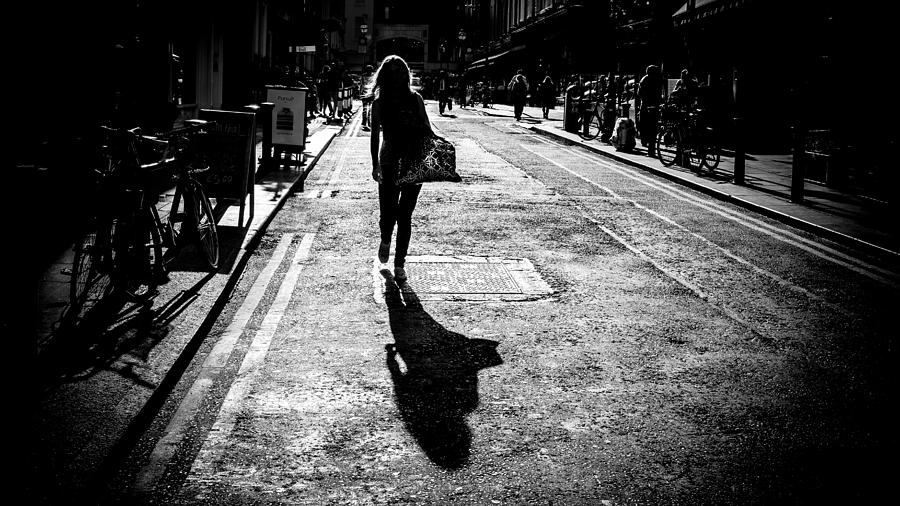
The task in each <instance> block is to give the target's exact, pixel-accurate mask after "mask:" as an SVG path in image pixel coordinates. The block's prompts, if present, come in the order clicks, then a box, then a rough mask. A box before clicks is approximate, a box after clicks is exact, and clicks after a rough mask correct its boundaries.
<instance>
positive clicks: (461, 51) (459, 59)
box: [456, 29, 466, 69]
mask: <svg viewBox="0 0 900 506" xmlns="http://www.w3.org/2000/svg"><path fill="white" fill-rule="evenodd" d="M456 38H457V39H459V48H458V49H459V56H458V57H457V63H458V65H459V68H460V69H462V66H463V58H464V56H465V54H466V52H465V48H464V46H465V43H466V31H465V30H463V29H460V30H459V34H457V36H456Z"/></svg>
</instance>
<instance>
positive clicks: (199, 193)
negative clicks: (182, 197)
mask: <svg viewBox="0 0 900 506" xmlns="http://www.w3.org/2000/svg"><path fill="white" fill-rule="evenodd" d="M190 195H191V198H192V199H193V204H192V208H193V209H194V212H195V214H194V216H196V220H195V221H194V223H196V226H197V234H196V237H195V239H196V241H197V245H198V246H199V247H200V249H201V250H202V251H203V259H204V260H205V261H206V265H207V266H209V268H210V269H212V270H216V269H218V268H219V231H218V227H217V226H216V217H215V216H214V215H213V210H212V205H211V204H210V203H209V198H207V197H206V192H204V191H203V187H202V186H200V185H199V184H198V185H196V186H195V187H194V191H192V192H191V193H190Z"/></svg>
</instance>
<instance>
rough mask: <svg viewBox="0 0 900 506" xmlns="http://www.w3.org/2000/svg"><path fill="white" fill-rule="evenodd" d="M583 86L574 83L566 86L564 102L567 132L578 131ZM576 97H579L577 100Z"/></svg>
mask: <svg viewBox="0 0 900 506" xmlns="http://www.w3.org/2000/svg"><path fill="white" fill-rule="evenodd" d="M580 92H581V88H579V86H578V85H577V84H573V85H571V86H569V87H568V88H566V97H565V100H564V103H563V129H564V130H565V131H566V132H572V133H578V115H579V114H581V110H580V109H581V108H580V107H579V105H580V104H581V100H580V99H581V97H580V96H578V95H580ZM576 97H578V99H577V100H576Z"/></svg>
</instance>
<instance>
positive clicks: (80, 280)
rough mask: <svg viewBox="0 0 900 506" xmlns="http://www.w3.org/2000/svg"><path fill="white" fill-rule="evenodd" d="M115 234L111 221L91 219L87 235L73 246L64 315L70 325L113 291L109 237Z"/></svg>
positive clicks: (110, 241) (111, 253)
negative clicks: (67, 303) (67, 298)
mask: <svg viewBox="0 0 900 506" xmlns="http://www.w3.org/2000/svg"><path fill="white" fill-rule="evenodd" d="M115 233H116V221H115V220H112V219H103V218H97V217H95V218H93V219H92V220H91V225H90V226H89V228H88V232H87V233H86V234H85V235H84V236H83V237H82V238H81V239H80V240H79V241H78V242H77V243H76V244H75V247H74V252H75V256H74V259H73V261H72V277H71V280H70V282H69V308H68V309H67V311H66V315H65V318H66V320H68V321H69V322H71V323H73V324H77V323H78V322H80V321H81V320H82V319H83V318H84V317H85V316H86V315H87V314H88V313H90V312H91V310H92V309H93V308H94V306H96V305H97V304H98V303H99V302H100V301H101V300H103V298H104V297H106V296H107V295H109V293H110V292H111V291H112V289H113V286H114V285H113V279H112V272H113V267H114V265H115V260H116V259H115V256H114V253H115V250H114V248H112V237H113V236H114V235H115Z"/></svg>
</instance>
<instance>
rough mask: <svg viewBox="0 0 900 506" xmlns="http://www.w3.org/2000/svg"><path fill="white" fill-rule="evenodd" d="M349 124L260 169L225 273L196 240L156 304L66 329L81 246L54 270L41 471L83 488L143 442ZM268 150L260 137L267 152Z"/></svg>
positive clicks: (46, 305) (45, 341)
mask: <svg viewBox="0 0 900 506" xmlns="http://www.w3.org/2000/svg"><path fill="white" fill-rule="evenodd" d="M342 128H343V127H342V125H341V124H339V123H332V124H327V123H323V122H322V121H320V120H318V119H317V120H316V121H314V122H312V124H311V125H310V134H309V135H308V137H307V143H306V149H305V151H304V160H305V163H304V164H303V165H302V166H300V167H294V168H290V169H278V170H272V171H269V172H268V173H266V174H262V175H259V176H258V177H259V179H258V180H257V181H256V184H255V187H254V195H253V200H252V202H253V209H252V216H253V217H252V220H251V219H250V213H251V210H250V209H248V208H245V215H244V221H245V223H244V226H243V227H241V226H239V224H238V211H239V208H238V206H236V205H232V206H230V207H229V208H228V209H227V210H226V211H225V212H224V214H223V215H222V216H221V217H220V218H219V221H218V227H219V241H220V250H221V260H220V267H219V270H218V272H216V273H209V272H206V270H205V269H204V268H203V267H202V266H200V265H197V264H198V261H197V260H196V259H195V258H194V255H193V253H194V252H193V248H188V249H186V250H185V251H184V252H182V253H183V254H182V253H180V254H179V255H178V256H177V257H175V258H172V259H171V260H169V264H168V265H167V271H168V272H167V274H168V280H167V281H166V282H165V283H164V284H162V285H160V287H159V289H158V290H159V294H158V295H156V296H155V297H154V298H153V299H152V301H151V302H150V303H149V304H147V305H145V306H142V305H139V304H133V303H125V304H124V305H122V307H121V308H118V306H117V308H115V309H114V312H115V314H113V315H111V316H110V317H109V318H103V321H104V322H105V323H102V324H100V325H97V326H93V328H91V329H76V332H75V333H77V335H68V334H67V335H65V336H61V335H55V333H56V327H57V324H56V322H58V320H59V318H60V316H61V315H62V314H63V312H64V311H65V309H66V306H67V304H68V291H69V274H68V273H69V272H71V271H70V270H71V262H72V256H73V253H72V250H71V248H69V249H68V250H67V251H66V252H65V253H63V254H62V256H61V257H59V258H58V259H57V260H56V261H55V262H54V263H53V264H52V265H50V266H49V268H47V269H46V271H45V274H44V276H43V279H42V280H41V283H40V286H39V294H38V298H39V301H38V303H39V304H40V308H39V309H40V311H41V321H40V323H39V327H40V328H38V329H36V337H37V351H38V356H37V368H36V369H37V370H36V371H32V372H31V373H32V374H33V375H34V381H35V382H36V383H37V384H38V386H37V388H38V389H39V390H40V394H39V395H40V398H39V399H37V406H36V408H37V411H36V412H35V413H34V417H33V420H32V422H31V426H30V427H28V429H29V430H31V431H33V432H32V434H33V438H32V440H31V441H30V442H29V450H28V451H30V452H31V453H32V459H33V464H34V466H35V469H34V470H33V472H34V473H35V476H36V477H38V478H39V479H40V480H51V481H54V482H57V485H58V486H59V487H60V490H78V489H81V488H82V487H83V486H85V484H87V483H90V482H91V481H92V480H93V479H95V478H96V477H98V476H101V475H102V474H103V473H100V472H98V471H99V470H100V469H101V468H102V467H103V466H105V465H108V463H109V462H110V461H114V460H115V458H110V457H111V456H115V455H116V454H117V452H120V451H122V449H123V448H126V447H128V445H130V444H133V443H134V440H133V439H134V438H135V437H137V436H138V435H139V434H140V433H141V432H142V430H143V427H144V425H145V424H146V423H149V421H150V420H152V418H153V417H154V416H155V412H156V411H157V410H158V409H159V407H160V405H161V402H162V401H163V400H164V399H165V397H166V396H167V395H168V394H169V392H170V391H171V389H172V388H173V387H174V386H175V384H177V382H178V379H179V378H180V376H181V374H183V372H184V370H185V368H186V367H187V366H188V365H189V363H190V360H191V358H192V357H193V356H194V354H195V353H196V352H197V350H198V348H199V347H200V346H201V344H202V343H203V341H204V339H205V337H206V335H207V333H208V332H209V331H210V329H211V328H212V326H213V324H214V323H215V321H216V318H217V316H218V314H219V312H220V311H221V308H222V307H224V305H225V304H226V303H227V302H228V299H229V298H230V296H231V292H232V290H233V289H234V287H235V285H236V284H237V282H238V280H239V279H240V277H241V275H242V273H243V270H244V267H245V266H246V265H247V262H248V261H249V259H250V257H252V256H253V251H254V250H255V248H256V245H257V244H258V243H259V240H260V239H261V237H262V236H263V234H264V232H265V230H266V228H267V227H268V225H269V223H270V222H271V221H272V219H273V218H274V216H275V214H276V213H277V212H278V211H279V209H281V207H282V206H283V205H284V203H285V202H286V200H287V199H288V198H289V197H290V195H291V193H292V190H293V189H295V188H298V187H302V186H301V185H302V182H303V181H304V180H305V178H306V176H307V175H308V174H309V172H310V171H312V170H313V169H314V168H315V166H316V164H317V162H318V161H319V158H320V157H321V156H322V154H323V153H324V152H325V150H326V149H327V148H328V146H329V145H330V143H331V141H332V140H333V139H334V137H335V136H336V135H337V134H338V132H340V131H341V129H342ZM261 154H262V145H261V143H258V144H257V147H256V156H257V159H258V158H259V157H260V156H261ZM171 200H172V195H171V194H169V193H167V194H165V195H160V203H159V204H158V208H159V209H160V214H161V217H162V218H163V219H165V217H166V214H167V213H168V208H169V206H170V205H171ZM250 202H251V200H250V199H249V197H248V199H247V205H248V206H249V205H250ZM248 221H249V223H248ZM98 413H104V415H103V416H97V414H98ZM57 492H58V491H50V492H48V493H50V494H53V493H57Z"/></svg>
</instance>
